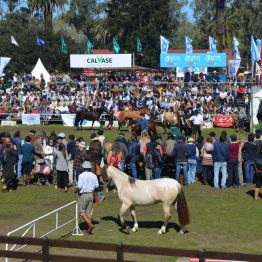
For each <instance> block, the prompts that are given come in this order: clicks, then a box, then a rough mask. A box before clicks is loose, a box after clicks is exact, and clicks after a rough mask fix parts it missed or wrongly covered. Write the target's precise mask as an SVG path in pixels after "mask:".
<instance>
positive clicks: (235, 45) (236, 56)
mask: <svg viewBox="0 0 262 262" xmlns="http://www.w3.org/2000/svg"><path fill="white" fill-rule="evenodd" d="M238 46H239V41H238V40H237V39H236V38H235V37H233V53H234V56H233V57H234V60H237V59H241V57H240V53H239V50H238Z"/></svg>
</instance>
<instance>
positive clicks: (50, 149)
mask: <svg viewBox="0 0 262 262" xmlns="http://www.w3.org/2000/svg"><path fill="white" fill-rule="evenodd" d="M43 150H44V158H45V159H46V160H48V161H50V164H51V170H52V171H53V170H54V141H53V140H51V139H49V140H48V141H47V145H46V146H45V147H44V148H43Z"/></svg>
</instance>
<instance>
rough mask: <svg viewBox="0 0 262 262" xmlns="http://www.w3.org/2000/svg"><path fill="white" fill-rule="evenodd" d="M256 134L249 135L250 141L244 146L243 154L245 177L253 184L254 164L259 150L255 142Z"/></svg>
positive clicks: (247, 181)
mask: <svg viewBox="0 0 262 262" xmlns="http://www.w3.org/2000/svg"><path fill="white" fill-rule="evenodd" d="M254 138H255V137H254V134H249V135H248V142H246V143H245V144H244V146H243V148H242V154H243V159H244V168H245V178H246V183H248V184H253V182H254V166H255V158H256V152H257V146H256V143H255V142H254Z"/></svg>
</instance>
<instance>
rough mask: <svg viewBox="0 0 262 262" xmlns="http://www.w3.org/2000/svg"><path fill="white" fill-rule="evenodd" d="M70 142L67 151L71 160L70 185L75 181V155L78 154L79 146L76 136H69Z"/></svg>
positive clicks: (69, 168) (69, 164) (69, 167)
mask: <svg viewBox="0 0 262 262" xmlns="http://www.w3.org/2000/svg"><path fill="white" fill-rule="evenodd" d="M68 138H69V141H68V144H67V146H66V151H67V154H68V156H69V160H68V182H69V183H73V181H74V178H73V177H74V169H73V167H74V158H75V155H76V154H77V150H78V148H77V146H76V142H75V136H74V135H72V134H71V135H69V136H68Z"/></svg>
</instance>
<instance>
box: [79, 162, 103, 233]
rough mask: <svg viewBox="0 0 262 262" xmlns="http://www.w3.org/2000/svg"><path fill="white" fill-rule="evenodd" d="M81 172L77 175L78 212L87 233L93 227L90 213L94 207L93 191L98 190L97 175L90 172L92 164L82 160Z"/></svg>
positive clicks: (91, 213)
mask: <svg viewBox="0 0 262 262" xmlns="http://www.w3.org/2000/svg"><path fill="white" fill-rule="evenodd" d="M81 167H82V169H83V172H82V173H81V174H80V175H79V177H78V182H77V187H76V190H75V191H76V192H77V193H78V194H79V200H78V201H79V213H80V215H81V217H82V218H83V219H84V221H85V222H86V224H87V226H88V230H87V233H88V234H91V233H92V231H93V229H94V227H95V226H94V224H93V222H92V215H93V209H94V192H95V191H96V190H98V187H99V183H98V179H97V176H96V175H95V174H94V173H92V172H91V169H92V164H91V163H90V162H89V161H84V162H83V163H82V165H81Z"/></svg>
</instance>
